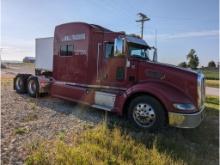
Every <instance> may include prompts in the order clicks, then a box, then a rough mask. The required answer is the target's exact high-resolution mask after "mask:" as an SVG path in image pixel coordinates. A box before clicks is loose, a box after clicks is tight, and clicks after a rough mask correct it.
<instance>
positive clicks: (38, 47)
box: [35, 37, 53, 74]
mask: <svg viewBox="0 0 220 165" xmlns="http://www.w3.org/2000/svg"><path fill="white" fill-rule="evenodd" d="M35 56H36V61H35V71H36V74H39V72H52V71H53V37H47V38H37V39H35Z"/></svg>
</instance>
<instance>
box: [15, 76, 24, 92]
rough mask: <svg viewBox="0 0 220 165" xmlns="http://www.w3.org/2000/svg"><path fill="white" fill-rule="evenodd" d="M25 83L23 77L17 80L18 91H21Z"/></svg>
mask: <svg viewBox="0 0 220 165" xmlns="http://www.w3.org/2000/svg"><path fill="white" fill-rule="evenodd" d="M23 84H24V82H23V81H22V79H21V77H18V78H17V79H16V89H18V90H21V89H22V86H23Z"/></svg>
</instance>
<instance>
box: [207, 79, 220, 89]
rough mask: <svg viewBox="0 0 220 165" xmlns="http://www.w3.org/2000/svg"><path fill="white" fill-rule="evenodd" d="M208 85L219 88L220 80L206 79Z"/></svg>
mask: <svg viewBox="0 0 220 165" xmlns="http://www.w3.org/2000/svg"><path fill="white" fill-rule="evenodd" d="M205 82H206V86H208V87H214V88H219V80H206V81H205Z"/></svg>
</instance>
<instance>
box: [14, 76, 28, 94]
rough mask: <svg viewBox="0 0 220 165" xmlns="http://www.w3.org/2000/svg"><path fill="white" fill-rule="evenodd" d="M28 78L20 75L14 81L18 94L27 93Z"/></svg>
mask: <svg viewBox="0 0 220 165" xmlns="http://www.w3.org/2000/svg"><path fill="white" fill-rule="evenodd" d="M26 83H27V77H26V76H25V75H22V74H18V75H17V76H16V77H15V79H14V89H15V90H16V92H17V93H26V92H27V90H26Z"/></svg>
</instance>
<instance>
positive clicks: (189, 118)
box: [168, 106, 205, 128]
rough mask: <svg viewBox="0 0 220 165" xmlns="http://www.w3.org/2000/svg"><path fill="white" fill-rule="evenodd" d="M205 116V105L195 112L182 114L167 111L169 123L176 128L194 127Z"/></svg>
mask: <svg viewBox="0 0 220 165" xmlns="http://www.w3.org/2000/svg"><path fill="white" fill-rule="evenodd" d="M204 117H205V106H203V107H202V108H201V110H200V111H199V112H197V113H193V114H183V113H174V112H169V113H168V118H169V125H170V126H173V127H178V128H195V127H197V126H199V124H200V123H201V122H202V120H203V119H204Z"/></svg>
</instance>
